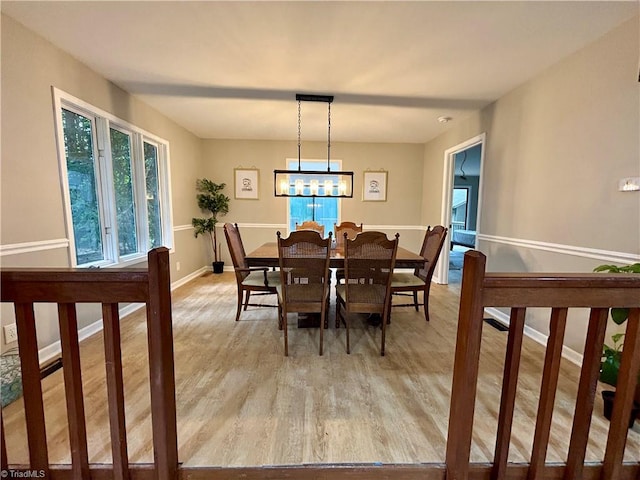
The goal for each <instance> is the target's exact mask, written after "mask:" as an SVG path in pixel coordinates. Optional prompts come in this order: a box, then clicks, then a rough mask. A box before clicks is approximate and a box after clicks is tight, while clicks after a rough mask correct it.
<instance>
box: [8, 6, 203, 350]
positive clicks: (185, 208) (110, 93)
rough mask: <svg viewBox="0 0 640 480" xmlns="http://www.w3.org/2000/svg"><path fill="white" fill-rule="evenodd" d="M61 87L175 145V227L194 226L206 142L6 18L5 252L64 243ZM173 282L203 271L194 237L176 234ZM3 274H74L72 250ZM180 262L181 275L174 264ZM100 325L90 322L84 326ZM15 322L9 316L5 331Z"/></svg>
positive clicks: (50, 335)
mask: <svg viewBox="0 0 640 480" xmlns="http://www.w3.org/2000/svg"><path fill="white" fill-rule="evenodd" d="M52 86H55V87H57V88H59V89H61V90H63V91H65V92H67V93H69V94H71V95H74V96H76V97H78V98H80V99H81V100H84V101H85V102H88V103H90V104H92V105H94V106H96V107H98V108H101V109H103V110H106V111H108V112H110V113H112V114H114V115H116V116H117V117H120V118H122V119H124V120H126V121H128V122H130V123H133V124H135V125H136V126H138V127H140V128H143V129H145V130H147V131H149V132H151V133H153V134H155V135H157V136H159V137H162V138H164V139H165V140H167V141H168V142H169V144H170V158H171V179H172V184H171V193H172V198H173V220H174V226H181V225H190V224H191V217H193V216H194V215H195V214H196V213H198V209H197V206H196V205H195V202H194V200H193V184H194V183H195V179H196V178H197V177H198V176H199V174H200V170H201V161H202V153H201V148H202V145H201V140H200V139H199V138H197V137H195V136H194V135H192V134H191V133H189V132H188V131H186V130H185V129H184V128H182V127H180V126H178V125H177V124H175V123H174V122H172V121H170V120H169V119H167V118H166V117H164V116H162V115H161V114H159V113H158V112H157V111H155V110H153V109H151V108H149V107H148V106H147V105H145V104H144V103H142V102H140V101H138V100H137V99H136V98H134V97H132V96H131V95H129V94H128V93H127V92H125V91H123V90H121V89H120V88H118V87H117V86H115V85H114V84H112V83H110V82H108V81H107V80H105V79H104V78H103V77H101V76H100V75H98V74H96V73H95V72H93V71H92V70H90V69H89V68H88V67H86V66H85V65H83V64H81V63H79V62H78V61H76V60H75V59H74V58H72V57H71V56H70V55H68V54H67V53H65V52H63V51H61V50H59V49H57V48H56V47H54V46H53V45H51V44H50V43H49V42H47V41H45V40H44V39H43V38H41V37H39V36H37V35H35V34H34V33H33V32H31V31H29V30H27V29H25V28H24V27H23V26H22V25H20V24H19V23H17V22H15V21H14V20H13V19H11V18H9V17H6V16H5V15H3V16H2V164H1V169H2V170H1V173H2V175H1V180H0V181H1V184H0V187H1V197H0V207H1V212H0V213H1V231H0V243H1V244H2V246H3V250H4V252H3V253H6V247H7V246H9V247H11V246H15V245H16V244H22V243H31V242H47V241H51V240H60V239H66V237H67V234H66V229H65V220H64V213H63V212H64V210H63V197H62V189H61V186H60V177H59V170H58V156H57V150H56V143H55V136H54V112H53V100H52V94H51V87H52ZM174 236H175V238H174V246H175V253H173V254H172V272H171V278H172V281H176V280H179V279H180V278H181V277H182V276H185V275H188V274H190V273H192V272H194V271H196V270H198V269H199V268H201V267H202V266H203V265H204V263H205V256H204V255H203V254H202V252H201V250H200V249H199V248H198V247H199V242H197V241H196V240H195V239H194V238H193V231H192V229H190V228H189V229H186V230H181V229H178V230H177V231H175V235H174ZM1 260H2V265H4V266H40V267H43V266H44V267H49V266H68V265H69V254H68V251H67V249H66V248H64V247H62V248H59V247H58V248H53V249H43V250H38V251H30V252H27V253H22V254H17V255H6V254H5V255H3V256H2V257H1ZM176 261H180V262H181V270H180V271H179V272H178V271H176V269H175V262H176ZM97 318H98V317H96V318H90V317H88V316H84V317H83V318H81V319H80V326H81V327H83V326H86V325H87V324H88V323H91V322H93V321H95V320H97ZM11 321H12V320H11V319H8V318H7V316H5V315H3V319H2V322H3V324H6V323H10V322H11ZM57 335H58V334H57V327H53V328H48V327H47V326H43V327H42V328H39V345H40V346H45V345H49V344H50V343H52V342H53V341H55V340H57V339H58V336H57Z"/></svg>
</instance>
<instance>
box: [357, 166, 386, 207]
mask: <svg viewBox="0 0 640 480" xmlns="http://www.w3.org/2000/svg"><path fill="white" fill-rule="evenodd" d="M362 201H364V202H386V201H387V172H386V171H384V170H382V171H378V172H370V171H369V172H364V182H363V183H362Z"/></svg>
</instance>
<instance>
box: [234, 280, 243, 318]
mask: <svg viewBox="0 0 640 480" xmlns="http://www.w3.org/2000/svg"><path fill="white" fill-rule="evenodd" d="M242 294H243V290H242V287H241V286H240V285H238V308H237V310H236V322H237V321H238V320H240V311H241V310H242Z"/></svg>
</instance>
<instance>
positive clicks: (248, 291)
mask: <svg viewBox="0 0 640 480" xmlns="http://www.w3.org/2000/svg"><path fill="white" fill-rule="evenodd" d="M250 296H251V290H247V296H246V297H245V299H244V309H245V311H246V310H247V307H248V306H249V297H250Z"/></svg>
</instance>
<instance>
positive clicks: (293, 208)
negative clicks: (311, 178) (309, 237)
mask: <svg viewBox="0 0 640 480" xmlns="http://www.w3.org/2000/svg"><path fill="white" fill-rule="evenodd" d="M300 166H301V168H302V170H326V169H327V161H326V160H302V161H301V162H300ZM340 167H341V166H340V161H338V160H332V161H331V170H333V171H336V172H337V171H339V170H340ZM287 168H288V169H289V170H296V169H297V168H298V159H295V160H294V159H289V160H287ZM322 178H323V179H330V178H331V176H329V175H327V176H323V177H322ZM293 180H295V176H294V178H293ZM337 181H338V177H337V176H336V177H335V179H334V182H336V183H337ZM306 188H308V187H306ZM306 193H308V192H306ZM287 199H288V201H289V206H288V213H289V222H288V223H289V231H290V232H293V231H294V230H295V229H296V223H302V222H304V221H305V220H315V221H316V222H318V223H319V224H321V225H324V232H325V235H328V234H329V232H333V224H334V223H338V217H339V207H340V203H339V200H340V199H339V198H335V197H287Z"/></svg>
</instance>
